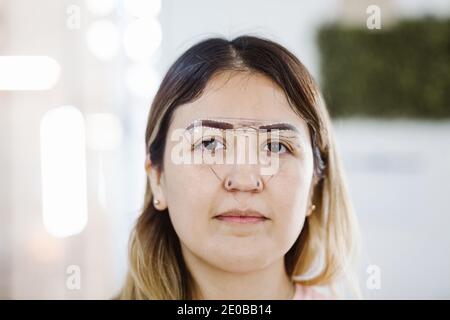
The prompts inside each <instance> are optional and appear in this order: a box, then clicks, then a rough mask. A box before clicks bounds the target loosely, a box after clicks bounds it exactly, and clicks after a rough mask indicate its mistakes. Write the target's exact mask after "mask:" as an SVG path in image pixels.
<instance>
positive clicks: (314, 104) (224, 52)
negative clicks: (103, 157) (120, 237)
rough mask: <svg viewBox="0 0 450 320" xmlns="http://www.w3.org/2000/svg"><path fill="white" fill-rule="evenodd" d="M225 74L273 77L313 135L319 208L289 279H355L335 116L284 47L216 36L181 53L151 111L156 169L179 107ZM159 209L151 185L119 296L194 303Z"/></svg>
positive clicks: (298, 244) (354, 232)
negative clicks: (251, 73)
mask: <svg viewBox="0 0 450 320" xmlns="http://www.w3.org/2000/svg"><path fill="white" fill-rule="evenodd" d="M226 70H233V71H243V72H255V73H260V74H262V75H264V76H266V77H268V78H270V79H271V80H272V81H274V82H275V83H276V84H277V85H278V86H279V87H280V88H281V89H282V90H283V91H284V93H285V95H286V98H287V100H288V101H289V104H290V107H291V108H292V110H293V111H294V112H295V113H296V114H297V115H298V116H299V117H301V118H302V119H304V120H305V121H306V123H307V125H308V129H309V131H310V135H311V145H312V148H313V161H314V173H313V177H314V185H313V193H312V194H313V199H312V203H314V204H315V206H316V209H315V210H314V212H313V213H312V214H311V215H310V216H308V217H307V218H306V220H305V224H304V227H303V229H302V231H301V233H300V235H299V237H298V239H297V240H296V241H295V243H294V245H293V246H292V247H291V248H290V250H289V251H288V252H287V253H286V255H285V267H286V271H287V273H288V275H289V276H290V277H291V278H292V279H293V280H294V281H297V282H298V283H300V284H303V285H320V286H327V287H330V288H334V287H335V286H336V284H337V283H338V282H339V281H340V280H342V279H350V280H352V279H353V278H352V275H353V274H352V267H353V263H354V257H355V254H356V253H357V249H358V243H359V241H358V237H359V234H358V227H357V221H356V218H355V215H354V212H353V209H352V206H351V203H350V200H349V196H348V193H347V190H346V184H345V181H344V176H343V172H342V168H341V164H340V162H339V158H338V155H337V152H336V148H335V147H336V145H335V141H334V133H333V130H332V125H331V120H330V116H329V113H328V111H327V109H326V106H325V103H324V101H323V99H322V96H321V93H320V90H319V88H318V86H317V84H316V83H315V81H314V79H313V78H312V76H311V75H310V74H309V72H308V71H307V70H306V68H305V67H304V66H303V64H302V63H301V62H300V61H299V60H298V59H297V58H296V57H295V56H294V55H293V54H292V53H291V52H289V51H288V50H287V49H286V48H284V47H283V46H281V45H279V44H277V43H275V42H273V41H270V40H266V39H261V38H257V37H252V36H241V37H238V38H236V39H234V40H231V41H228V40H225V39H221V38H212V39H207V40H204V41H202V42H200V43H198V44H196V45H194V46H192V47H191V48H190V49H188V50H187V51H186V52H185V53H184V54H182V55H181V56H180V57H179V58H178V59H177V60H176V61H175V63H174V64H173V65H172V66H171V67H170V69H169V70H168V72H167V74H166V75H165V77H164V79H163V80H162V82H161V85H160V87H159V89H158V91H157V93H156V95H155V98H154V100H153V103H152V105H151V108H150V113H149V117H148V122H147V129H146V133H145V142H146V148H147V149H146V152H147V154H148V155H149V156H150V160H151V162H152V165H153V166H155V167H156V168H158V170H163V169H164V168H163V155H164V150H165V145H166V138H167V134H168V128H169V125H170V122H171V119H172V115H173V113H174V111H175V110H176V109H177V107H178V106H180V105H183V104H186V103H188V102H191V101H193V100H195V99H197V98H198V97H200V96H201V95H202V93H203V90H204V88H205V86H206V84H207V83H208V81H209V80H210V79H211V77H212V76H214V75H215V74H217V73H218V72H220V71H226ZM152 203H153V198H152V190H151V188H150V185H149V182H148V179H147V187H146V192H145V199H144V206H143V212H142V213H141V215H140V216H139V218H138V219H137V223H136V225H135V227H134V229H133V231H132V234H131V237H130V244H129V245H130V247H129V272H128V275H127V280H126V283H125V286H124V287H123V289H122V291H121V293H120V295H119V298H122V299H191V298H192V290H193V288H194V287H195V283H194V281H193V278H192V276H191V274H190V272H189V270H188V269H187V267H186V265H185V263H184V260H183V257H182V254H181V246H180V240H179V238H178V236H177V234H176V233H175V230H174V228H173V226H172V224H171V221H170V219H169V214H168V212H167V209H166V211H165V212H161V211H157V210H156V209H155V208H154V207H153V205H152Z"/></svg>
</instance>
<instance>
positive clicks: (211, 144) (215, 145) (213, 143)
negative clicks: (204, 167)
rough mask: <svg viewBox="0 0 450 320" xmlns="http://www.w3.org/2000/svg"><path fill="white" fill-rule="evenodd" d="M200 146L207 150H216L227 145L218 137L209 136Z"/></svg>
mask: <svg viewBox="0 0 450 320" xmlns="http://www.w3.org/2000/svg"><path fill="white" fill-rule="evenodd" d="M200 148H201V149H202V150H207V151H211V152H214V151H216V150H218V149H224V148H225V146H224V145H223V143H221V142H220V141H218V140H217V139H216V138H208V139H204V140H203V141H202V142H201V143H200Z"/></svg>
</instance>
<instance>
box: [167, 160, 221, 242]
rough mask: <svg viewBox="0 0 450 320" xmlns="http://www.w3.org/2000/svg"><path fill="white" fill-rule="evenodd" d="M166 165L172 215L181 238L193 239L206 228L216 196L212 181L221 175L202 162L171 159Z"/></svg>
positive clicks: (187, 240)
mask: <svg viewBox="0 0 450 320" xmlns="http://www.w3.org/2000/svg"><path fill="white" fill-rule="evenodd" d="M165 168H166V170H165V182H166V186H165V194H166V199H167V205H168V209H169V214H170V219H171V221H172V224H173V226H174V229H175V231H176V233H177V235H178V237H179V238H180V239H181V241H182V242H186V243H192V242H193V241H197V240H196V239H197V238H198V237H199V236H200V235H201V234H202V230H206V224H207V223H208V221H209V218H210V216H211V208H212V205H213V203H212V200H213V199H214V195H213V188H211V184H212V183H214V182H217V179H216V180H214V177H213V176H212V175H211V174H208V171H207V169H208V168H202V167H199V166H189V165H175V164H172V163H170V164H169V163H168V164H167V166H166V167H165ZM210 176H211V177H210ZM210 180H211V181H210ZM203 233H204V231H203Z"/></svg>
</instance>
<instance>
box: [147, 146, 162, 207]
mask: <svg viewBox="0 0 450 320" xmlns="http://www.w3.org/2000/svg"><path fill="white" fill-rule="evenodd" d="M145 171H146V172H147V177H148V180H149V183H150V188H151V190H152V194H153V206H154V207H155V208H156V209H157V210H160V211H162V210H165V209H166V208H167V201H166V197H165V192H164V186H163V185H162V184H161V174H162V172H161V171H160V169H159V168H158V167H156V166H154V165H152V163H151V161H150V155H149V154H147V157H146V158H145Z"/></svg>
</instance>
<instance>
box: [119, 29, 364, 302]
mask: <svg viewBox="0 0 450 320" xmlns="http://www.w3.org/2000/svg"><path fill="white" fill-rule="evenodd" d="M145 138H146V139H145V140H146V146H147V150H146V152H147V159H146V162H145V169H146V172H147V175H148V181H147V190H146V195H145V203H144V209H143V212H142V214H141V215H140V217H139V219H138V221H137V223H136V226H135V228H134V230H133V233H132V235H131V239H130V249H129V250H130V270H129V274H128V277H127V281H126V284H125V286H124V288H123V290H122V292H121V294H120V298H122V299H315V298H323V297H332V298H334V297H336V296H334V292H335V291H334V290H333V288H335V287H336V285H337V284H338V282H339V281H340V280H341V279H351V266H352V258H353V256H354V253H355V249H356V244H357V243H358V241H357V223H356V219H355V216H354V214H353V212H352V208H351V204H350V202H349V199H348V196H347V192H346V188H345V183H344V181H343V176H342V170H341V168H340V165H339V161H338V157H337V154H336V150H335V142H334V136H333V132H332V128H331V122H330V118H329V115H328V112H327V110H326V107H325V105H324V103H323V101H322V99H321V94H320V91H319V89H318V87H317V85H316V84H315V82H314V80H313V79H312V77H311V75H310V74H309V73H308V71H307V70H306V69H305V67H304V66H303V65H302V64H301V63H300V61H299V60H298V59H297V58H296V57H295V56H294V55H293V54H292V53H290V52H289V51H288V50H287V49H285V48H284V47H282V46H280V45H279V44H277V43H274V42H272V41H269V40H265V39H260V38H256V37H250V36H242V37H239V38H236V39H234V40H232V41H227V40H224V39H218V38H214V39H209V40H206V41H202V42H200V43H198V44H196V45H194V46H193V47H191V48H190V49H189V50H187V51H186V52H185V53H184V54H183V55H182V56H181V57H180V58H179V59H178V60H177V61H176V62H175V63H174V64H173V65H172V67H171V68H170V69H169V71H168V72H167V74H166V76H165V77H164V79H163V81H162V83H161V85H160V88H159V90H158V92H157V94H156V96H155V98H154V101H153V104H152V106H151V109H150V114H149V118H148V124H147V130H146V137H145ZM241 138H243V139H241ZM239 139H240V140H241V141H247V142H248V141H253V142H254V143H253V144H251V146H250V147H249V146H248V144H246V143H244V144H243V143H235V142H236V141H237V140H239ZM218 155H220V156H221V157H218ZM223 155H225V156H226V161H225V158H224V157H222V156H223ZM230 155H231V156H230ZM252 155H253V156H255V157H254V159H255V158H256V159H257V161H256V162H249V161H245V159H247V158H251V156H252ZM229 156H230V157H229ZM241 156H244V157H243V158H242V157H241ZM230 159H231V161H230ZM236 159H244V161H240V162H239V161H237V160H236ZM339 283H340V282H339ZM314 286H323V287H326V288H330V289H331V291H330V293H329V295H328V296H323V295H320V294H319V293H318V292H317V290H315V289H314V288H313V287H314Z"/></svg>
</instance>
